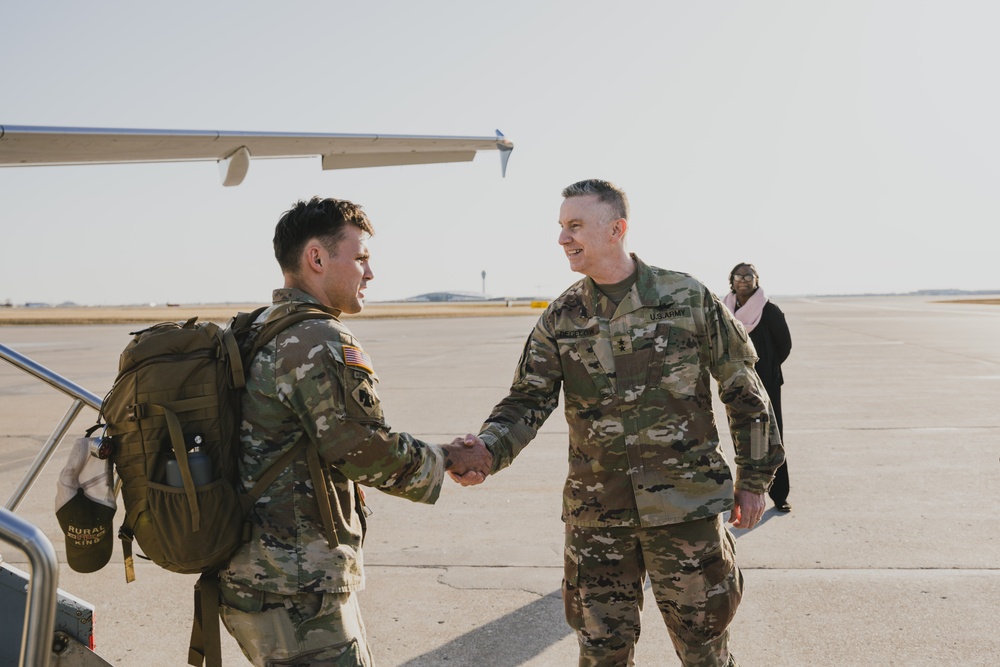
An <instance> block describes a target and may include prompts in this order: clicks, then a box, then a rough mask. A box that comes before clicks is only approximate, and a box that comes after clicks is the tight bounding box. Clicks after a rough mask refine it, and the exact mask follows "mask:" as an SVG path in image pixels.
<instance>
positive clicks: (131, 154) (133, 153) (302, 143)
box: [0, 125, 514, 186]
mask: <svg viewBox="0 0 1000 667" xmlns="http://www.w3.org/2000/svg"><path fill="white" fill-rule="evenodd" d="M513 149H514V144H513V143H511V142H510V141H509V140H507V139H506V138H505V137H504V136H503V134H501V133H500V130H497V133H496V137H447V136H443V137H435V136H419V135H398V134H396V135H394V134H316V133H312V134H298V133H293V132H226V131H215V130H129V129H109V128H87V127H35V126H27V125H0V167H23V166H41V165H77V164H119V163H140V162H187V161H198V160H201V161H205V160H215V161H216V162H218V163H219V168H220V172H221V176H222V184H223V185H227V186H230V185H239V184H240V183H242V182H243V178H244V177H245V176H246V173H247V170H248V169H249V168H250V159H251V158H292V157H310V156H313V157H314V156H320V157H321V158H322V166H323V169H351V168H355V167H383V166H390V165H408V164H429V163H437V162H468V161H471V160H472V158H473V157H475V155H476V152H477V151H482V150H499V151H500V167H501V172H502V173H503V175H506V173H507V160H508V158H509V157H510V152H511V151H512V150H513Z"/></svg>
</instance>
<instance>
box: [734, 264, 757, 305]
mask: <svg viewBox="0 0 1000 667" xmlns="http://www.w3.org/2000/svg"><path fill="white" fill-rule="evenodd" d="M732 281H733V282H732V286H733V293H735V294H736V300H737V301H738V302H739V303H741V304H743V303H746V300H747V299H749V298H750V297H751V296H753V293H754V292H756V291H757V272H756V271H754V270H753V268H752V267H750V266H747V265H746V264H741V265H740V266H738V267H736V269H734V270H733V274H732Z"/></svg>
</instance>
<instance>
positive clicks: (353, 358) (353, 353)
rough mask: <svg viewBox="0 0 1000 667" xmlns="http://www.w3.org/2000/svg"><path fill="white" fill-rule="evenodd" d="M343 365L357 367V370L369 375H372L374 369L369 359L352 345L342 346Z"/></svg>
mask: <svg viewBox="0 0 1000 667" xmlns="http://www.w3.org/2000/svg"><path fill="white" fill-rule="evenodd" d="M343 348H344V363H345V364H347V365H348V366H357V367H358V368H363V369H365V370H366V371H368V372H369V373H372V374H374V373H375V369H374V368H372V360H371V358H370V357H369V356H368V355H367V354H365V353H364V350H362V349H361V348H360V347H354V346H353V345H344V346H343Z"/></svg>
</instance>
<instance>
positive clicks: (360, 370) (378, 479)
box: [220, 289, 444, 595]
mask: <svg viewBox="0 0 1000 667" xmlns="http://www.w3.org/2000/svg"><path fill="white" fill-rule="evenodd" d="M290 300H298V301H309V302H315V299H313V298H312V297H310V296H309V295H307V294H305V293H304V292H301V291H299V290H294V289H279V290H275V292H274V303H275V305H277V304H279V303H282V302H284V301H290ZM266 316H267V313H266V312H265V313H264V314H263V315H262V316H261V317H262V318H263V317H266ZM377 383H378V376H377V375H376V374H375V371H374V369H373V367H372V364H371V360H370V359H369V358H368V356H367V355H366V354H365V353H364V351H363V349H362V348H361V344H360V343H359V342H358V340H357V339H356V338H354V336H352V335H351V333H350V331H348V329H347V327H345V326H344V325H343V323H341V322H340V321H339V320H307V321H305V322H301V323H298V324H294V325H292V326H291V327H289V328H288V329H285V330H284V331H282V332H281V333H280V334H279V335H278V336H277V337H276V338H275V339H274V340H272V341H271V342H270V343H269V344H268V345H267V346H265V347H264V348H263V349H262V350H261V352H260V353H259V354H258V355H257V357H256V358H255V359H254V361H253V364H252V366H251V369H250V374H249V377H248V378H247V387H246V392H245V394H244V397H243V426H242V430H241V434H240V453H241V458H240V467H239V469H240V476H241V478H242V479H243V481H244V484H245V485H246V486H247V488H252V485H253V480H255V479H257V478H259V477H260V475H261V473H262V472H263V471H264V470H266V469H267V468H268V466H270V465H271V463H273V462H274V461H275V460H277V459H278V458H279V457H280V456H281V454H282V453H283V452H285V451H286V450H288V449H289V448H291V447H293V446H294V445H295V444H296V443H297V442H298V441H299V440H300V439H301V438H310V439H312V440H313V442H314V443H315V444H316V445H317V447H318V449H319V453H320V456H321V457H322V460H323V462H324V463H325V464H327V466H326V473H327V474H326V478H327V488H328V492H329V495H330V504H331V508H332V510H333V518H334V523H335V524H336V540H337V544H328V542H327V540H326V538H325V537H324V531H323V521H322V518H321V515H320V513H319V505H318V503H317V501H316V497H315V495H314V493H313V484H312V480H311V479H310V474H309V466H308V462H307V459H306V456H305V455H302V456H301V457H299V459H297V460H296V461H294V462H293V463H292V465H290V466H289V467H288V468H287V469H286V470H285V471H284V472H282V474H281V475H280V476H279V477H278V478H277V480H275V482H274V483H273V484H272V485H271V486H270V487H269V488H268V490H267V491H265V493H264V494H263V496H262V497H261V498H260V500H259V501H258V502H257V504H256V506H255V507H254V511H253V512H252V513H251V518H252V533H251V539H250V541H249V542H248V543H246V544H244V545H243V546H242V547H241V548H240V549H239V551H237V552H236V554H235V555H234V556H233V558H232V560H231V561H230V563H229V565H228V566H227V567H226V568H225V569H224V570H222V571H221V572H220V584H221V585H222V586H223V587H225V586H226V585H227V584H238V585H244V586H249V587H252V588H255V589H259V590H262V591H267V592H272V593H281V594H283V595H294V594H297V593H322V592H330V593H336V592H347V591H357V590H361V589H362V588H363V587H364V569H363V561H362V552H361V544H362V540H363V538H364V532H365V524H364V515H363V512H362V508H361V499H360V496H359V493H358V489H357V486H356V484H355V483H354V482H355V481H356V482H359V483H361V484H364V485H367V486H372V487H375V488H377V489H380V490H381V491H384V492H386V493H389V494H392V495H395V496H399V497H401V498H406V499H408V500H412V501H415V502H422V503H434V502H435V501H436V500H437V498H438V495H439V494H440V492H441V484H442V481H443V480H444V452H443V449H442V448H441V447H440V446H439V445H433V444H429V443H426V442H422V441H420V440H417V439H415V438H413V437H412V436H411V435H409V434H407V433H393V432H391V431H390V429H389V426H388V425H387V424H386V422H385V418H384V416H383V414H382V407H381V405H380V403H379V397H378V393H377V392H376V385H377ZM352 480H354V481H352Z"/></svg>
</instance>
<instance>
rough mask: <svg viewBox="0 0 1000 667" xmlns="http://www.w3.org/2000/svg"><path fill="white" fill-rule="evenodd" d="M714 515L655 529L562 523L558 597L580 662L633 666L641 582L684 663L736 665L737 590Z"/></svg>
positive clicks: (726, 541)
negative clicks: (732, 639) (732, 648)
mask: <svg viewBox="0 0 1000 667" xmlns="http://www.w3.org/2000/svg"><path fill="white" fill-rule="evenodd" d="M735 549H736V545H735V541H734V540H733V537H732V535H731V534H730V533H729V531H728V530H727V529H726V528H725V526H724V525H723V523H722V520H721V518H720V517H719V516H715V517H710V518H707V519H699V520H696V521H687V522H684V523H678V524H670V525H665V526H657V527H653V528H633V527H614V528H588V527H581V526H571V525H567V526H566V548H565V552H564V559H565V574H564V577H565V578H564V579H563V602H564V604H565V607H566V621H567V622H568V623H569V625H570V627H572V628H573V629H574V630H575V631H576V633H577V640H578V641H579V644H580V663H579V664H580V667H611V666H615V667H619V666H623V665H633V664H635V663H634V662H633V652H634V648H635V643H636V641H638V639H639V612H640V611H641V610H642V595H643V582H644V580H645V577H646V575H647V574H648V576H649V580H650V584H651V586H652V590H653V596H654V597H655V599H656V604H657V606H658V607H659V609H660V613H661V615H662V616H663V620H664V621H665V622H666V625H667V630H668V632H669V633H670V639H671V641H673V644H674V650H675V651H676V652H677V656H678V657H679V658H680V660H681V664H682V665H684V667H738V663H737V662H736V659H735V658H734V657H733V656H732V655H730V653H729V623H730V621H732V619H733V616H734V615H735V614H736V608H737V607H738V606H739V604H740V599H741V598H742V596H743V574H742V573H741V572H740V569H739V568H738V567H736V562H735Z"/></svg>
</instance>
